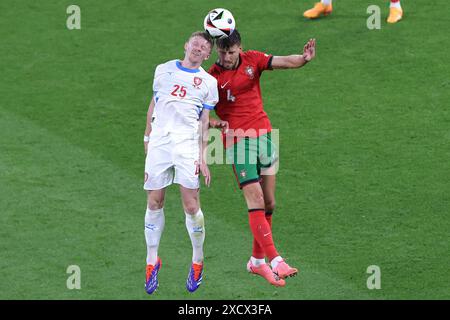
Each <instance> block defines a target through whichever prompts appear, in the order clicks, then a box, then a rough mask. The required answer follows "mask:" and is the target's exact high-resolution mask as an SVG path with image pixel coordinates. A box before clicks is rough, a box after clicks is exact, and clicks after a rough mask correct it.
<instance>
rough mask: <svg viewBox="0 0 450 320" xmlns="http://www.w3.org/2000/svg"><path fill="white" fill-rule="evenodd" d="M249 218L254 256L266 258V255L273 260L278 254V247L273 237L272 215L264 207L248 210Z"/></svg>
mask: <svg viewBox="0 0 450 320" xmlns="http://www.w3.org/2000/svg"><path fill="white" fill-rule="evenodd" d="M248 220H249V223H250V229H251V230H252V234H253V253H252V255H253V257H254V258H256V259H264V256H267V257H268V258H269V261H271V260H272V259H273V258H275V257H276V256H278V252H277V249H276V248H275V245H274V243H273V239H272V230H271V226H272V215H267V216H266V214H265V212H264V209H251V210H248Z"/></svg>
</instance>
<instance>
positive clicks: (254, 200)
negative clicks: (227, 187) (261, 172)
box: [242, 181, 265, 209]
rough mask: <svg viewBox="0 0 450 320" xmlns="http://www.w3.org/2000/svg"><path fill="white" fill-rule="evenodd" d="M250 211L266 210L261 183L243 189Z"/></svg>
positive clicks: (248, 185)
mask: <svg viewBox="0 0 450 320" xmlns="http://www.w3.org/2000/svg"><path fill="white" fill-rule="evenodd" d="M242 191H243V193H244V198H245V202H246V203H247V208H248V209H264V208H265V205H264V194H263V191H262V187H261V185H260V184H259V182H257V181H256V182H254V183H249V184H246V185H245V186H243V187H242Z"/></svg>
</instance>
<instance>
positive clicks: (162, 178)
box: [144, 32, 218, 294]
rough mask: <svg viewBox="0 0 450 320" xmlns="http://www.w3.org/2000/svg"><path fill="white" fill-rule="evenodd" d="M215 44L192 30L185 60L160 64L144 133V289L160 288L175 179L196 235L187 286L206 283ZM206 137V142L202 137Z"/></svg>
mask: <svg viewBox="0 0 450 320" xmlns="http://www.w3.org/2000/svg"><path fill="white" fill-rule="evenodd" d="M212 47H213V42H212V39H211V38H210V36H209V35H208V34H207V33H205V32H195V33H193V34H192V35H191V36H190V38H189V40H188V41H187V42H186V43H185V45H184V50H185V56H184V59H183V60H182V61H180V60H171V61H169V62H166V63H164V64H160V65H158V66H157V68H156V70H155V76H154V80H153V97H152V100H151V102H150V105H149V109H148V113H147V126H146V129H145V134H144V148H145V152H146V154H147V156H146V160H145V183H144V189H145V190H147V193H148V200H147V211H146V213H145V240H146V243H147V268H146V281H145V290H146V291H147V293H148V294H152V293H153V292H154V291H155V290H156V289H157V287H158V272H159V270H160V269H161V259H160V258H159V257H158V247H159V242H160V239H161V235H162V232H163V230H164V223H165V218H164V208H163V207H164V195H165V189H166V187H167V186H169V185H170V184H172V182H175V183H178V184H180V192H181V197H182V203H183V208H184V211H185V216H186V228H187V231H188V233H189V237H190V239H191V243H192V248H193V254H192V265H191V268H190V271H189V274H188V279H187V281H186V288H187V289H188V290H189V291H190V292H193V291H195V290H196V289H197V288H198V286H199V285H200V284H201V282H202V275H203V242H204V240H205V224H204V218H203V213H202V210H201V209H200V201H199V172H201V173H202V174H203V176H204V177H205V183H206V185H209V183H210V173H209V169H208V166H207V164H206V157H205V155H206V147H207V142H208V131H207V130H208V127H209V110H211V109H213V108H214V106H215V104H216V103H217V100H218V93H217V81H216V79H214V78H213V77H212V76H211V75H209V74H208V73H207V72H206V71H205V70H204V69H203V68H202V67H201V64H202V63H203V61H204V60H207V59H208V58H209V56H210V54H211V50H212ZM200 140H201V141H200Z"/></svg>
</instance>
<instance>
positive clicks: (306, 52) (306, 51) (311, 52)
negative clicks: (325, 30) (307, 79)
mask: <svg viewBox="0 0 450 320" xmlns="http://www.w3.org/2000/svg"><path fill="white" fill-rule="evenodd" d="M315 56H316V39H309V41H308V42H307V43H306V44H305V46H304V47H303V58H305V60H306V61H308V62H309V61H311V60H312V59H314V57H315Z"/></svg>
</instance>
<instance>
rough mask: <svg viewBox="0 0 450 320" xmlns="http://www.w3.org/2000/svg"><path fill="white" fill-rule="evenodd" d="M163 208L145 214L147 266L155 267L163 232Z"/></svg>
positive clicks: (148, 210)
mask: <svg viewBox="0 0 450 320" xmlns="http://www.w3.org/2000/svg"><path fill="white" fill-rule="evenodd" d="M164 223H165V219H164V208H161V209H158V210H150V209H148V208H147V211H146V213H145V229H144V233H145V241H146V242H147V264H152V265H155V264H156V262H157V261H158V247H159V240H160V239H161V235H162V232H163V231H164Z"/></svg>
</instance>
